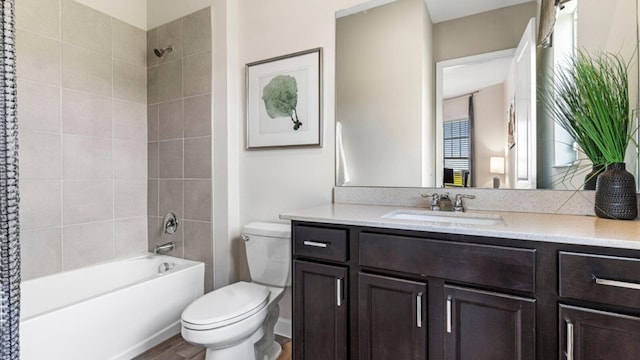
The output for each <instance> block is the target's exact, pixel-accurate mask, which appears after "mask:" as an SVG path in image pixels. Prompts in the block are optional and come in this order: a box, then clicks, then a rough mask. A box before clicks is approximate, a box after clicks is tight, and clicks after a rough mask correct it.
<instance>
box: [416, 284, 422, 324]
mask: <svg viewBox="0 0 640 360" xmlns="http://www.w3.org/2000/svg"><path fill="white" fill-rule="evenodd" d="M416 302H417V304H416V326H417V327H419V328H421V327H422V293H418V296H416Z"/></svg>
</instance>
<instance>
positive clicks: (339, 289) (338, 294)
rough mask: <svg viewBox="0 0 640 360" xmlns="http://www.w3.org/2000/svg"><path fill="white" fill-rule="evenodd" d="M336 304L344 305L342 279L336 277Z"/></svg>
mask: <svg viewBox="0 0 640 360" xmlns="http://www.w3.org/2000/svg"><path fill="white" fill-rule="evenodd" d="M336 304H337V305H338V306H342V279H341V278H337V279H336Z"/></svg>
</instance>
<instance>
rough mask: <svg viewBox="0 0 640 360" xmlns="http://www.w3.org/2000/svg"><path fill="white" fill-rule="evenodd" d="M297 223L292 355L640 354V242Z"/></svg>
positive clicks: (309, 359)
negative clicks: (634, 245)
mask: <svg viewBox="0 0 640 360" xmlns="http://www.w3.org/2000/svg"><path fill="white" fill-rule="evenodd" d="M292 226H293V240H292V241H293V258H294V262H293V264H294V277H293V295H294V303H293V326H294V331H293V337H294V338H293V344H294V352H293V353H294V358H295V359H296V360H314V359H354V360H356V359H366V360H370V359H371V360H373V359H376V360H386V359H388V360H405V359H406V360H423V359H435V360H485V359H486V360H502V359H504V360H515V359H518V360H550V359H567V360H591V359H594V360H595V359H599V360H609V359H611V360H631V359H634V360H638V359H640V285H638V284H640V260H638V259H640V251H634V250H625V249H612V248H602V247H591V246H580V245H568V244H557V243H548V242H536V241H524V240H512V239H502V238H487V237H479V236H468V235H460V234H444V233H428V232H419V231H409V230H397V229H381V228H369V227H360V226H347V225H331V224H321V223H311V222H299V221H293V225H292Z"/></svg>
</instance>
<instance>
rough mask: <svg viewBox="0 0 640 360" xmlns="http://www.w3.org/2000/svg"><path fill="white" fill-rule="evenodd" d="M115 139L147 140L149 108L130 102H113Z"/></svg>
mask: <svg viewBox="0 0 640 360" xmlns="http://www.w3.org/2000/svg"><path fill="white" fill-rule="evenodd" d="M113 137H114V138H116V139H124V140H141V141H146V140H147V106H146V105H145V104H140V103H136V102H130V101H122V100H116V99H114V100H113Z"/></svg>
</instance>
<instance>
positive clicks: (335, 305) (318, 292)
mask: <svg viewBox="0 0 640 360" xmlns="http://www.w3.org/2000/svg"><path fill="white" fill-rule="evenodd" d="M293 268H294V281H293V284H294V286H293V298H294V299H295V300H294V304H293V306H294V309H293V313H294V319H293V321H294V338H293V348H294V356H295V357H294V358H295V359H296V360H316V359H317V360H326V359H336V360H344V359H347V314H348V312H347V301H346V300H347V299H346V295H345V294H346V289H348V287H347V268H346V267H339V266H330V265H323V264H315V263H310V262H306V261H299V260H296V261H294V262H293Z"/></svg>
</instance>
